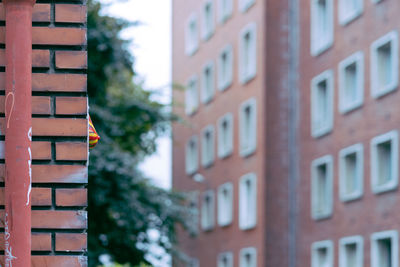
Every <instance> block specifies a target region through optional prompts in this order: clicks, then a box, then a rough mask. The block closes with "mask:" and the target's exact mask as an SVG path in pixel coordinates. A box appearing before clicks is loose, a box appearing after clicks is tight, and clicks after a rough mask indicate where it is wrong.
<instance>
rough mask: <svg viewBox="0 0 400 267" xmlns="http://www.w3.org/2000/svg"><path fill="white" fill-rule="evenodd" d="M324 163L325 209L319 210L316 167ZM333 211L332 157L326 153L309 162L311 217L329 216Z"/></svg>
mask: <svg viewBox="0 0 400 267" xmlns="http://www.w3.org/2000/svg"><path fill="white" fill-rule="evenodd" d="M322 165H326V188H325V191H326V197H327V203H326V207H325V210H323V211H320V210H319V209H318V208H319V204H318V181H317V179H318V173H317V171H318V168H319V167H320V166H322ZM332 213H333V157H332V156H331V155H326V156H323V157H321V158H318V159H315V160H313V161H312V163H311V217H312V218H313V219H314V220H322V219H326V218H329V217H330V216H331V215H332Z"/></svg>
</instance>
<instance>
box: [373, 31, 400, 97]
mask: <svg viewBox="0 0 400 267" xmlns="http://www.w3.org/2000/svg"><path fill="white" fill-rule="evenodd" d="M388 43H391V44H390V48H391V50H390V52H391V82H390V83H388V84H386V85H385V86H383V87H380V85H379V84H378V73H379V69H378V68H379V66H378V53H377V51H378V49H379V48H381V47H382V46H385V45H386V44H388ZM370 53H371V64H370V66H371V67H370V71H371V96H372V97H373V98H379V97H381V96H384V95H386V94H388V93H390V92H393V91H395V90H397V87H398V85H399V73H398V72H399V71H398V70H399V34H398V31H396V30H395V31H391V32H389V33H387V34H385V35H384V36H382V37H381V38H379V39H378V40H376V41H375V42H373V43H372V45H371V48H370Z"/></svg>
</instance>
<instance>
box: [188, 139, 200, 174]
mask: <svg viewBox="0 0 400 267" xmlns="http://www.w3.org/2000/svg"><path fill="white" fill-rule="evenodd" d="M198 157H199V148H198V138H197V136H192V138H190V140H189V141H188V142H187V144H186V173H187V174H188V175H192V174H194V173H195V172H196V171H197V170H198V168H199V163H198V161H199V158H198Z"/></svg>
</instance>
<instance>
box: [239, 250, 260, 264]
mask: <svg viewBox="0 0 400 267" xmlns="http://www.w3.org/2000/svg"><path fill="white" fill-rule="evenodd" d="M246 255H251V257H253V259H254V264H252V265H253V266H246V265H245V256H246ZM239 264H240V265H239V266H240V267H257V249H256V248H255V247H247V248H242V249H241V250H240V253H239Z"/></svg>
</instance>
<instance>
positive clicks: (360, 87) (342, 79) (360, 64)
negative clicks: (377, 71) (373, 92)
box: [339, 51, 364, 114]
mask: <svg viewBox="0 0 400 267" xmlns="http://www.w3.org/2000/svg"><path fill="white" fill-rule="evenodd" d="M353 64H354V65H355V67H356V74H355V76H356V77H355V82H356V88H354V90H355V94H356V99H354V100H353V101H349V100H348V99H347V98H346V91H347V90H348V89H347V88H346V69H347V68H348V67H349V66H351V65H353ZM363 102H364V53H363V52H361V51H359V52H356V53H354V54H352V55H351V56H349V57H348V58H346V59H345V60H343V61H341V62H340V63H339V110H340V112H341V113H343V114H344V113H347V112H350V111H352V110H354V109H356V108H358V107H360V106H362V104H363Z"/></svg>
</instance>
